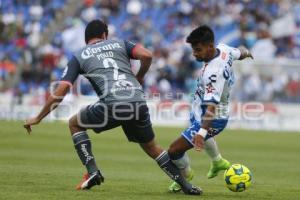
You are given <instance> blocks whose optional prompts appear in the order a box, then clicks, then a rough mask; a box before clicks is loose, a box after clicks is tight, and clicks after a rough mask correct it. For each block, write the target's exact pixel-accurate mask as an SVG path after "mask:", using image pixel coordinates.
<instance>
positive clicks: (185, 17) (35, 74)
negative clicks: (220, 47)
mask: <svg viewBox="0 0 300 200" xmlns="http://www.w3.org/2000/svg"><path fill="white" fill-rule="evenodd" d="M70 2H71V1H69V2H68V1H66V0H53V1H44V0H28V1H20V0H11V1H1V3H2V4H1V14H0V50H1V51H0V60H1V68H0V70H1V71H0V72H1V74H0V75H1V79H0V88H2V90H3V89H4V88H5V87H4V86H7V83H6V82H7V80H8V78H7V76H8V74H20V75H19V76H20V77H18V78H19V79H20V80H19V81H18V83H17V84H13V83H12V85H11V86H10V88H14V86H16V85H17V88H16V89H15V91H18V92H16V93H17V94H20V93H22V94H23V93H32V92H34V91H35V90H36V89H39V90H40V89H44V90H46V89H47V88H48V86H49V81H50V80H51V81H52V80H57V79H59V77H60V74H61V72H62V71H63V68H64V67H65V66H66V63H67V60H68V58H70V56H71V55H72V53H74V52H75V51H77V50H78V49H80V48H81V47H83V46H84V45H85V42H84V35H83V34H80V35H78V33H82V32H84V27H85V24H86V23H87V22H88V21H90V20H92V19H94V18H103V19H104V20H105V21H107V22H108V24H109V31H110V36H111V38H118V37H120V38H125V39H128V40H132V41H134V42H141V43H143V44H144V45H145V46H146V47H148V48H150V49H152V50H153V53H154V60H153V64H152V67H151V69H150V71H149V73H148V74H147V76H146V79H145V86H144V87H145V90H146V91H147V92H148V93H150V94H151V93H160V94H162V96H164V95H169V93H170V94H171V95H173V96H174V95H175V93H177V92H180V93H181V92H182V93H186V94H189V93H190V92H192V91H193V89H194V87H195V84H196V82H195V79H196V78H197V77H198V73H199V69H200V68H201V63H199V62H196V61H195V59H194V58H193V56H192V55H191V49H190V47H189V45H187V44H186V43H185V37H186V35H187V34H188V33H189V32H190V31H191V30H192V29H193V28H195V27H196V26H198V25H199V24H204V23H205V24H208V25H210V26H211V27H212V28H213V29H214V31H215V33H216V41H217V42H224V43H227V44H229V45H232V46H239V45H245V46H246V47H248V48H250V49H251V50H252V52H253V55H254V57H255V59H256V60H260V59H261V60H263V61H264V60H272V59H275V58H293V59H300V33H299V30H300V14H299V13H300V12H299V11H300V2H299V1H294V0H291V1H278V0H262V1H247V0H203V1H198V0H186V1H184V0H149V1H141V0H124V1H120V0H101V1H100V0H81V1H78V2H76V4H74V3H70ZM72 9H73V10H74V12H71V10H72ZM58 13H61V14H65V17H62V18H60V20H58V19H57V16H59V14H58ZM72 13H74V14H72ZM63 16H64V15H63ZM61 19H62V20H61ZM282 24H283V25H282ZM283 26H284V28H282V27H283ZM50 27H51V28H50ZM278 27H279V29H278ZM4 62H10V64H9V65H10V66H14V67H12V69H13V68H14V69H15V70H8V69H9V68H7V64H4V65H3V63H4ZM4 66H6V67H4ZM132 67H133V70H134V71H136V70H137V69H138V67H139V66H138V65H137V63H136V62H134V61H133V62H132ZM17 69H20V73H17V71H18V70H17ZM12 71H13V72H12ZM238 76H239V74H238ZM238 81H240V84H238V87H240V89H239V90H237V91H236V93H235V94H234V95H233V97H234V98H236V99H237V100H240V101H249V100H250V101H255V100H259V101H270V100H276V101H299V90H300V87H298V86H299V78H297V77H293V78H291V77H289V75H288V74H280V76H279V77H275V75H270V76H261V75H259V74H256V73H253V74H244V75H243V77H240V79H239V80H238ZM81 84H82V87H81V88H82V91H83V92H84V94H87V95H88V94H90V91H89V90H90V87H89V86H87V85H86V82H85V81H81ZM5 89H9V87H6V88H5ZM261 93H264V96H262V95H261ZM19 96H21V95H19Z"/></svg>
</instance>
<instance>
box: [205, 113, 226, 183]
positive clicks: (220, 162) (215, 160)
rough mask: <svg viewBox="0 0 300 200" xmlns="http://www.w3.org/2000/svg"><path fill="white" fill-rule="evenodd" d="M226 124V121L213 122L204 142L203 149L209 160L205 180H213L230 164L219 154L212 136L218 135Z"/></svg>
mask: <svg viewBox="0 0 300 200" xmlns="http://www.w3.org/2000/svg"><path fill="white" fill-rule="evenodd" d="M226 124H227V119H226V120H222V119H221V120H214V121H213V122H212V128H211V129H210V130H209V134H208V136H207V138H206V139H205V142H204V149H205V152H206V153H207V155H208V156H209V158H210V159H211V165H210V169H209V171H208V173H207V178H214V177H216V176H217V175H218V173H219V171H222V170H226V169H228V168H229V167H230V162H229V161H227V160H226V159H224V158H223V157H222V155H221V153H220V150H219V148H218V145H217V142H216V140H215V138H214V136H216V135H218V134H219V133H220V132H221V131H222V130H223V129H224V128H225V127H226Z"/></svg>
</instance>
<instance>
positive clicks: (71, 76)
mask: <svg viewBox="0 0 300 200" xmlns="http://www.w3.org/2000/svg"><path fill="white" fill-rule="evenodd" d="M80 71H81V70H80V64H79V62H78V60H77V59H76V57H75V56H73V57H72V58H71V60H70V61H69V62H68V65H67V67H66V68H65V69H64V71H63V74H62V77H61V79H60V81H65V82H68V83H71V84H73V83H74V82H75V80H76V79H77V77H78V75H79V74H80Z"/></svg>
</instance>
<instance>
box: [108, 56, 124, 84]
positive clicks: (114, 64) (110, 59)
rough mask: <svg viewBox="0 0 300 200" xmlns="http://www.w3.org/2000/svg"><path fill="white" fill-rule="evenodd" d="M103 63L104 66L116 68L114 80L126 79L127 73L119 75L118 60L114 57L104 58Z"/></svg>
mask: <svg viewBox="0 0 300 200" xmlns="http://www.w3.org/2000/svg"><path fill="white" fill-rule="evenodd" d="M103 65H104V68H109V67H112V68H113V69H114V80H123V79H126V75H125V74H120V75H119V66H118V64H117V62H116V61H115V60H114V59H112V58H105V59H104V60H103Z"/></svg>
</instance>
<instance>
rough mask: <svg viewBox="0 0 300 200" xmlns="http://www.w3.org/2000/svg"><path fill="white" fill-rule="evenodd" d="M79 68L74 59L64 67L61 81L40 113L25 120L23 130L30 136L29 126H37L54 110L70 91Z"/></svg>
mask: <svg viewBox="0 0 300 200" xmlns="http://www.w3.org/2000/svg"><path fill="white" fill-rule="evenodd" d="M79 71H80V66H79V63H78V61H77V59H76V58H75V57H73V58H72V59H71V60H70V61H69V63H68V67H66V69H65V71H64V73H63V77H62V79H61V80H60V81H59V84H58V86H57V88H56V90H55V91H54V92H53V94H51V95H50V96H49V97H48V99H47V100H46V103H45V105H44V106H43V108H42V110H41V111H40V113H39V114H38V115H37V116H36V117H33V118H30V119H27V120H26V121H25V123H24V128H25V129H26V130H27V132H28V133H29V134H30V132H31V126H32V125H36V124H39V123H40V122H41V121H42V120H43V119H44V118H45V117H46V116H47V115H48V114H49V113H50V112H51V111H52V110H54V109H55V108H56V107H57V106H58V105H59V103H60V102H61V101H62V100H63V99H64V97H65V96H66V94H67V93H68V91H69V90H70V88H71V86H72V83H73V82H74V81H75V80H76V78H77V77H78V75H79Z"/></svg>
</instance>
